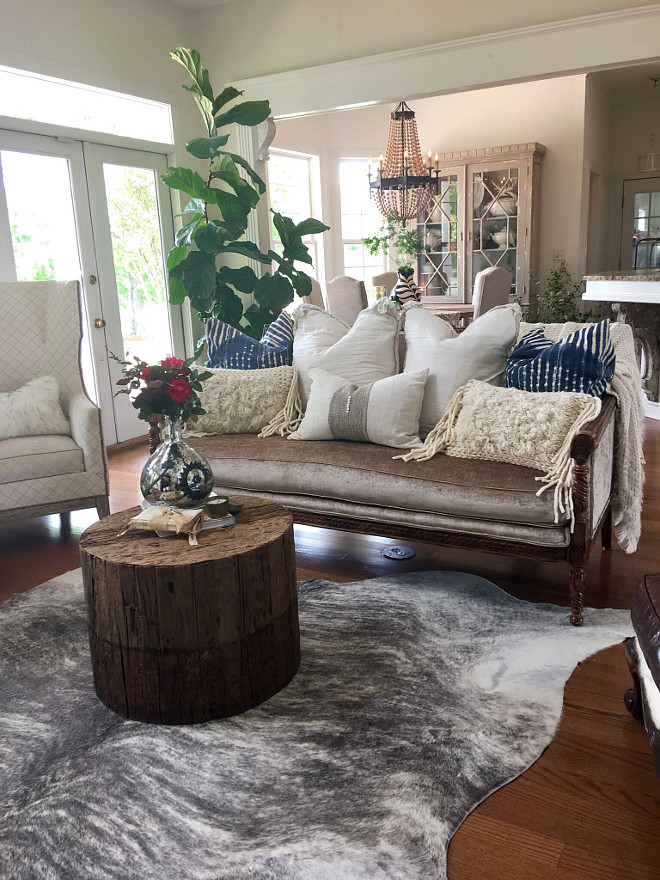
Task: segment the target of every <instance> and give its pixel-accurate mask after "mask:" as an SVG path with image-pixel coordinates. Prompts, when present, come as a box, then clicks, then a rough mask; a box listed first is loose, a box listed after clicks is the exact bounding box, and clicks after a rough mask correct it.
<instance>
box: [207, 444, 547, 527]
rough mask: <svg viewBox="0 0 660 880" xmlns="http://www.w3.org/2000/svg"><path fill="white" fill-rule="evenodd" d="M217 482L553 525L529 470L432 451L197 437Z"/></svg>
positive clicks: (230, 486)
mask: <svg viewBox="0 0 660 880" xmlns="http://www.w3.org/2000/svg"><path fill="white" fill-rule="evenodd" d="M195 449H196V450H197V451H198V452H200V453H201V454H202V455H203V456H204V457H205V458H207V459H208V461H209V463H210V464H211V467H212V469H213V475H214V483H215V485H217V486H219V487H222V488H223V489H231V490H234V491H240V490H241V489H248V490H253V491H255V492H257V493H259V491H265V492H275V493H282V494H284V495H287V494H292V495H308V496H310V497H317V498H320V499H336V500H340V501H350V502H356V503H363V504H369V505H375V506H377V507H387V508H399V509H402V510H410V511H423V512H429V513H440V514H446V515H453V516H461V517H470V518H472V519H481V518H483V519H486V520H492V521H503V522H511V523H534V524H540V525H543V526H547V527H553V525H554V513H553V504H552V497H548V493H545V494H543V495H542V496H541V497H540V498H539V497H537V495H536V493H537V491H538V483H537V482H536V480H535V478H536V477H537V476H541V472H540V471H537V470H533V469H532V468H526V467H519V466H516V465H512V464H504V463H501V462H491V461H473V460H470V459H461V458H450V457H449V456H446V455H436V456H435V458H433V459H431V460H430V461H424V462H415V461H413V462H403V461H398V460H397V461H395V460H393V458H392V450H391V449H388V448H387V447H383V446H376V445H374V444H371V443H354V442H352V441H350V440H334V441H332V442H330V443H329V442H327V441H322V440H320V441H314V440H310V441H308V442H306V443H291V442H289V441H288V440H287V439H286V438H283V437H268V438H266V439H263V438H259V437H256V436H255V435H252V434H234V435H224V436H219V437H218V436H208V437H200V438H198V439H196V440H195Z"/></svg>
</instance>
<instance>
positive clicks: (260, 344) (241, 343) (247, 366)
mask: <svg viewBox="0 0 660 880" xmlns="http://www.w3.org/2000/svg"><path fill="white" fill-rule="evenodd" d="M282 314H285V313H284V312H283V313H282ZM281 319H282V315H280V316H279V317H278V318H277V319H276V320H275V321H273V323H272V324H271V326H270V329H269V330H268V331H267V333H266V334H265V336H264V337H263V338H262V339H261V340H260V341H257V340H256V339H252V338H251V337H250V336H247V335H246V334H245V333H241V331H240V330H237V329H236V328H235V327H230V326H229V324H225V323H224V322H223V321H219V320H218V319H217V318H207V320H206V322H205V323H206V341H207V346H208V354H209V359H208V361H207V363H206V366H207V367H214V368H216V369H222V370H263V369H267V368H268V367H286V366H290V365H291V360H292V357H293V322H292V321H291V318H290V317H289V315H287V316H286V319H282V320H281ZM287 319H288V322H289V323H290V326H291V334H290V340H289V338H288V335H287V333H286V330H285V328H286V326H287ZM273 328H275V329H274V333H273V334H272V335H271V330H273Z"/></svg>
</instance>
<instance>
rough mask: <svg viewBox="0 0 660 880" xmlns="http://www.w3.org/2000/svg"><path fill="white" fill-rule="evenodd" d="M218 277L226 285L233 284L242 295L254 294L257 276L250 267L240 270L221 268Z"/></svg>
mask: <svg viewBox="0 0 660 880" xmlns="http://www.w3.org/2000/svg"><path fill="white" fill-rule="evenodd" d="M218 277H219V278H220V280H221V281H224V282H225V283H226V284H231V286H232V287H235V288H236V290H240V291H241V293H252V291H253V290H254V286H255V284H256V283H257V276H256V275H255V274H254V271H253V270H252V269H250V267H249V266H241V268H240V269H230V268H229V266H221V267H220V270H219V272H218Z"/></svg>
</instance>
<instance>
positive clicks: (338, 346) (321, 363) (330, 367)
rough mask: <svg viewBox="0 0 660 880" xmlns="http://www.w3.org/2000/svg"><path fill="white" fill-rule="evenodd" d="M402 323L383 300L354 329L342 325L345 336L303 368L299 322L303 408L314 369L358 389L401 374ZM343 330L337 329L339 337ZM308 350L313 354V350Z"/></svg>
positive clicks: (298, 365) (296, 348) (317, 352)
mask: <svg viewBox="0 0 660 880" xmlns="http://www.w3.org/2000/svg"><path fill="white" fill-rule="evenodd" d="M301 308H304V306H303V307H301ZM307 308H310V307H309V306H308V307H307ZM322 314H324V315H326V316H327V318H330V319H331V320H332V321H334V322H337V319H336V318H332V316H331V315H327V313H325V312H323V313H322ZM317 321H318V319H317ZM399 322H400V317H399V313H398V310H397V308H396V306H395V305H394V304H393V303H391V302H390V301H389V300H386V299H379V300H377V301H376V302H375V303H374V304H373V305H371V306H369V307H368V308H366V309H363V310H362V311H361V312H360V314H359V315H358V316H357V318H356V319H355V323H354V324H353V326H352V327H350V328H349V327H348V326H347V325H344V324H343V322H339V323H340V324H341V325H342V327H344V326H346V332H344V333H341V336H338V338H337V339H336V340H334V342H333V344H331V345H330V346H325V348H322V347H321V346H320V345H318V346H317V347H316V348H315V351H314V356H313V357H309V358H308V360H307V362H306V363H305V364H304V366H303V364H302V362H301V357H300V347H299V346H300V342H299V336H300V334H301V324H300V321H299V322H298V325H297V327H296V331H295V335H294V340H293V352H294V356H293V366H294V367H295V369H296V371H297V372H298V375H299V376H300V386H301V388H300V396H301V399H302V401H303V405H304V404H305V403H306V401H307V397H308V396H309V386H310V380H309V370H310V369H311V368H313V367H317V368H319V369H322V370H326V371H327V372H328V373H333V374H334V375H335V376H341V377H342V378H343V379H348V380H349V381H351V382H354V383H355V384H357V385H364V384H365V383H367V382H376V381H378V380H379V379H384V378H385V377H386V376H392V375H394V374H395V373H396V372H398V365H399V355H398V332H399ZM325 326H326V327H328V328H329V327H331V326H332V325H331V324H330V323H329V322H326V324H325ZM340 329H341V328H336V330H337V333H339V330H340ZM307 349H308V351H310V347H309V346H307Z"/></svg>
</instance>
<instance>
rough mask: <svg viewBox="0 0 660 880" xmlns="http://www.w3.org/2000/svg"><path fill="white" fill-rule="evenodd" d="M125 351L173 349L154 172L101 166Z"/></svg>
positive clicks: (140, 353) (147, 353) (150, 357)
mask: <svg viewBox="0 0 660 880" xmlns="http://www.w3.org/2000/svg"><path fill="white" fill-rule="evenodd" d="M103 176H104V180H105V188H106V196H107V200H108V217H109V220H110V235H111V239H112V255H113V259H114V266H115V278H116V282H117V296H118V300H119V312H120V320H121V330H122V336H123V339H124V356H125V357H127V358H131V359H132V358H133V357H139V358H141V359H142V360H144V361H147V363H154V362H155V361H159V360H162V359H163V358H166V357H169V356H170V355H171V354H172V351H173V346H172V332H171V328H170V313H169V306H168V303H167V294H166V285H165V271H164V260H163V252H162V242H161V234H160V224H159V221H158V205H157V192H156V179H155V172H154V171H152V170H151V169H148V168H129V167H126V166H124V165H109V164H104V165H103Z"/></svg>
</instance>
